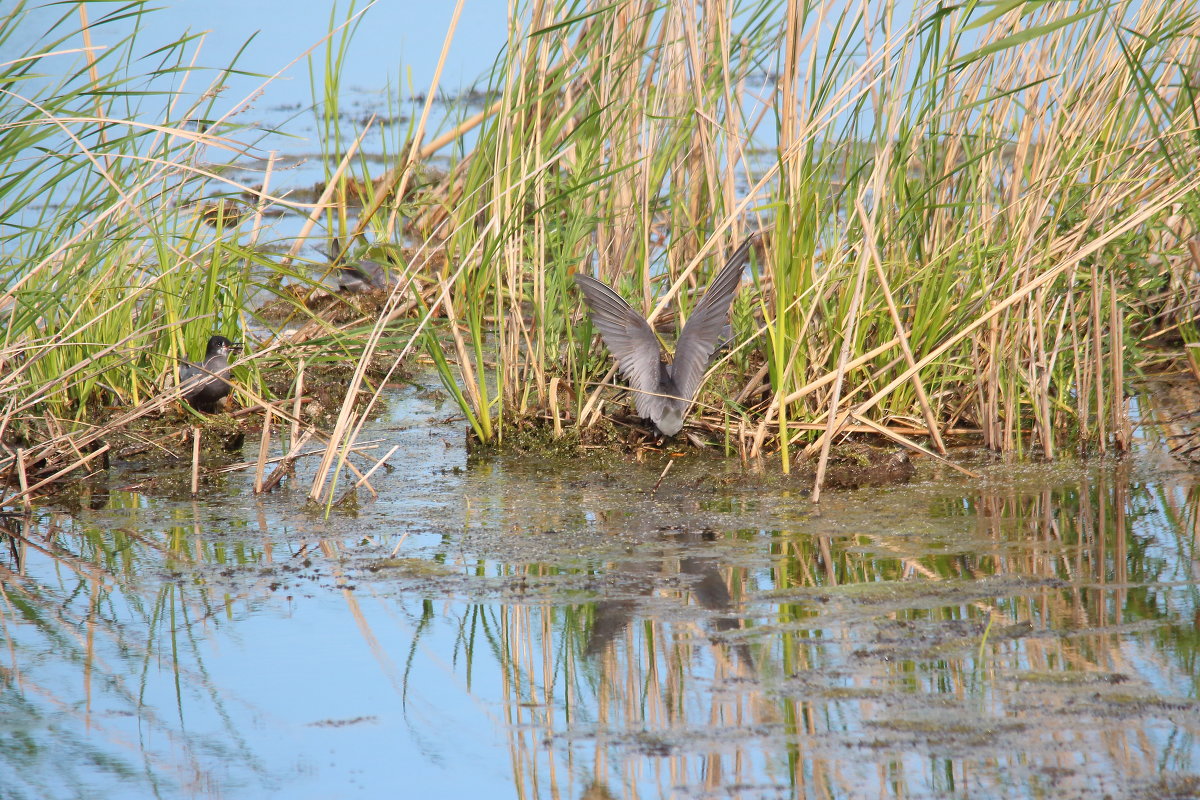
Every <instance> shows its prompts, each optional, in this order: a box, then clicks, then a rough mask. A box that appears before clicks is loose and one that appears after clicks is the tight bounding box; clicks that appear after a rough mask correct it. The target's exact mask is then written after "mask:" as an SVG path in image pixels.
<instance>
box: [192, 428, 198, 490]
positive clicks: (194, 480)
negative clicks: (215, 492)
mask: <svg viewBox="0 0 1200 800" xmlns="http://www.w3.org/2000/svg"><path fill="white" fill-rule="evenodd" d="M199 494H200V426H199V425H193V426H192V497H196V496H197V495H199Z"/></svg>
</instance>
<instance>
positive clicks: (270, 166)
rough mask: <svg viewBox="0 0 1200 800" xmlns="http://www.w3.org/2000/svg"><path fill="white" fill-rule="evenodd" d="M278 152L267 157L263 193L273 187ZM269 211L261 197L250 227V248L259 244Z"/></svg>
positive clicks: (257, 201) (273, 152) (258, 199)
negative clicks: (263, 224)
mask: <svg viewBox="0 0 1200 800" xmlns="http://www.w3.org/2000/svg"><path fill="white" fill-rule="evenodd" d="M277 153H278V151H277V150H272V151H271V152H270V154H268V155H267V168H266V169H265V170H264V171H263V182H262V191H263V192H264V193H266V192H267V191H268V190H269V189H270V186H271V176H272V175H274V174H275V156H276V154H277ZM266 210H267V201H266V200H265V199H264V198H263V197H262V196H261V195H260V196H259V197H258V198H257V200H256V202H255V204H254V222H253V224H252V225H251V226H250V246H251V247H254V246H255V245H257V244H258V235H259V233H260V232H261V231H262V221H263V212H265V211H266Z"/></svg>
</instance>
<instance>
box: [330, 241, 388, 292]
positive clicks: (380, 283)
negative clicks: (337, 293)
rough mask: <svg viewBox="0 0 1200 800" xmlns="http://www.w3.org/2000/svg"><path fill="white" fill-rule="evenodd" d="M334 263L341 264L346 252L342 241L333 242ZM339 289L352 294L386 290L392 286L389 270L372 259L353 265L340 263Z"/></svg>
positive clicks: (365, 259) (332, 256) (332, 255)
mask: <svg viewBox="0 0 1200 800" xmlns="http://www.w3.org/2000/svg"><path fill="white" fill-rule="evenodd" d="M330 255H331V259H330V260H332V261H334V262H340V261H341V258H342V256H343V255H344V251H343V250H342V242H341V240H340V239H336V238H335V239H334V240H333V252H332V253H331V254H330ZM337 273H338V288H339V289H341V290H342V291H343V292H349V293H350V294H363V293H365V292H374V291H377V290H379V289H386V288H388V287H389V286H391V284H392V277H391V275H390V271H389V269H388V268H387V267H386V266H384V265H383V264H381V263H379V262H378V261H375V260H373V259H370V258H364V259H361V260H359V261H357V262H355V263H353V264H343V263H338V268H337Z"/></svg>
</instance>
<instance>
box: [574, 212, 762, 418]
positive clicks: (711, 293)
mask: <svg viewBox="0 0 1200 800" xmlns="http://www.w3.org/2000/svg"><path fill="white" fill-rule="evenodd" d="M755 238H756V235H755V234H751V235H750V236H748V237H746V240H745V241H743V242H742V243H741V245H739V246H738V249H737V250H735V251H734V252H733V255H732V256H730V257H729V260H728V261H726V262H725V266H724V267H722V268H721V271H720V272H718V273H717V277H715V278H713V282H712V283H711V284H709V287H708V290H707V291H705V292H704V297H702V298H701V299H700V302H699V303H698V304H697V305H696V308H695V310H694V311H693V312H692V315H691V316H690V317H689V318H688V321H687V324H686V325H684V326H683V331H682V332H681V333H680V334H679V341H678V342H677V343H676V345H675V356H674V358H673V359H672V360H671V363H669V364H668V363H666V361H665V360H664V358H663V350H662V345H661V344H659V341H658V337H657V336H655V335H654V331H653V330H652V329H651V328H650V324H649V323H648V322H646V319H645V318H644V317H643V316H642V315H641V314H639V313H638V312H637V311H634V310H633V308H632V307H631V306H630V305H629V303H626V302H625V301H624V300H623V299H622V298H621V296H620V295H618V294H617V293H616V292H614V291H613V290H612V289H611V288H609V287H608V286H607V285H605V284H604V283H602V282H601V281H598V280H596V279H595V278H592V277H589V276H587V275H580V274H578V273H576V275H575V283H576V284H577V285H578V286H579V288H580V290H582V291H583V295H584V297H585V298H587V304H588V308H589V309H590V310H591V317H592V324H593V325H595V326H596V328H597V329H598V330H599V331H600V336H601V338H603V339H604V343H605V344H606V345H608V349H609V351H610V352H611V353H612V354H613V357H614V358H616V359H617V366H618V367H620V370H621V375H622V376H623V377H624V378H625V380H626V381H627V382H628V383H629V388H630V389H631V390H632V391H633V393H634V402H635V405H636V407H637V413H638V416H640V417H642V418H643V419H648V420H650V421H651V422H653V423H654V427H655V428H657V429H658V431H659V433H661V434H662V435H663V436H668V437H670V436H674V435H675V434H677V433H679V431H680V429H681V428H683V418H684V415H685V414H687V410H688V407H689V406H691V404H692V398H693V397H695V394H696V390H697V389H699V388H700V382H701V381H702V380H703V379H704V373H705V372H706V371H707V370H708V362H709V360H710V359H711V358H712V354H713V352H714V351H715V350H716V349H717V344H718V342H719V340H720V339H721V334H722V333H723V332H724V331H725V328H726V325H727V323H728V321H729V310H730V308H731V307H732V306H733V296H734V294H735V293H736V292H737V289H738V286H739V285H741V282H742V270H743V269H744V268H745V266H746V260H747V258H748V257H749V254H750V247H751V245H753V243H754V239H755Z"/></svg>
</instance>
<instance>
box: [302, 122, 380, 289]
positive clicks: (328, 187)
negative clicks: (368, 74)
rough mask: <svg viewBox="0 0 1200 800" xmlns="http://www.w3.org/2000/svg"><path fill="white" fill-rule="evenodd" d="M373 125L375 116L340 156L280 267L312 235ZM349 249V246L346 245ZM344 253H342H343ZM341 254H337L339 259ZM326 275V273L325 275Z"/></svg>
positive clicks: (331, 267) (330, 267)
mask: <svg viewBox="0 0 1200 800" xmlns="http://www.w3.org/2000/svg"><path fill="white" fill-rule="evenodd" d="M373 124H375V115H374V114H372V115H371V118H370V119H368V120H367V124H366V125H364V126H363V129H362V131H361V132H360V133H359V134H358V136H356V137H355V138H354V141H352V142H351V143H350V146H349V147H347V148H346V154H345V155H343V156H342V160H341V161H339V162H338V165H337V167H336V168H335V169H334V171H333V174H332V175H331V176H330V177H329V180H327V181H325V188H324V189H322V190H321V196H320V197H318V198H317V202H316V203H315V204H314V205H313V206H312V209H311V210H310V211H309V214H308V217H307V218H306V219H305V220H304V224H303V225H301V226H300V232H299V233H297V234H296V238H295V239H294V240H293V241H292V246H291V247H290V248H289V249H288V252H287V255H285V256H284V257H283V258H282V259H281V260H280V262H279V263H280V266H281V267H287V266H288V265H289V264H291V263H292V261H293V260H295V258H296V256H297V255H299V254H300V249H301V248H302V247H304V243H305V242H307V241H308V235H309V234H310V233H312V229H313V228H315V227H316V225H317V221H318V220H319V219H320V218H321V214H323V213H324V212H325V210H326V209H327V208H329V207H330V202H329V201H330V200H331V199H332V198H333V194H334V192H336V191H337V188H338V184H339V183H340V182H341V180H342V176H343V175H345V174H346V170H347V169H349V168H350V162H351V161H352V160H353V159H354V154H355V153H357V152H358V148H359V147H360V146H361V145H362V142H363V139H365V138H366V136H367V132H368V131H370V130H371V126H372V125H373ZM347 247H349V244H347ZM344 252H345V251H343V253H344ZM343 253H339V254H338V257H339V260H340V257H341V256H342V254H343ZM333 267H334V265H333V264H330V266H329V269H330V270H332V269H333ZM326 274H328V273H326ZM314 291H315V289H312V290H309V293H308V295H309V296H310V297H311V295H312V293H313V292H314Z"/></svg>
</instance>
